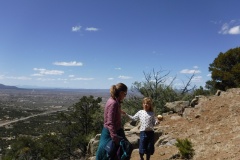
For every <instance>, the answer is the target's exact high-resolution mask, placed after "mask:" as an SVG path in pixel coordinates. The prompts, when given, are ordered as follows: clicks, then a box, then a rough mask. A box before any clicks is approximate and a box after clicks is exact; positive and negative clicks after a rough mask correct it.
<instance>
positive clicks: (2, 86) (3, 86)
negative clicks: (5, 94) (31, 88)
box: [0, 84, 19, 89]
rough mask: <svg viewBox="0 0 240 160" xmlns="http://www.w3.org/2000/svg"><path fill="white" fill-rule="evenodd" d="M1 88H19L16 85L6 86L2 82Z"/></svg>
mask: <svg viewBox="0 0 240 160" xmlns="http://www.w3.org/2000/svg"><path fill="white" fill-rule="evenodd" d="M0 89H19V88H18V87H16V86H6V85H4V84H0Z"/></svg>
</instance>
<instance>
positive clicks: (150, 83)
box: [124, 69, 195, 114]
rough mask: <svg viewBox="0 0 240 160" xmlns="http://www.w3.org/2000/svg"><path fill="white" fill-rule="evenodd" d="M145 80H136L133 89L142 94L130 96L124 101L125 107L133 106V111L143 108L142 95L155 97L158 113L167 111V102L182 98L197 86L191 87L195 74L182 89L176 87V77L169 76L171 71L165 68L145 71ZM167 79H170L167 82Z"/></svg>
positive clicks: (154, 101)
mask: <svg viewBox="0 0 240 160" xmlns="http://www.w3.org/2000/svg"><path fill="white" fill-rule="evenodd" d="M144 76H145V81H143V82H134V83H133V86H132V90H133V91H135V92H139V93H140V94H141V96H138V97H137V98H136V97H133V98H131V97H130V98H129V100H126V101H127V103H124V108H131V111H130V112H129V113H131V112H133V113H134V112H136V111H137V110H138V109H139V108H141V109H142V103H141V102H142V101H141V100H142V97H151V98H152V99H153V105H154V106H155V112H156V114H161V113H164V112H167V111H168V110H167V108H165V104H166V102H173V101H176V100H181V99H182V98H183V97H184V96H185V95H186V94H187V93H188V92H189V91H191V90H194V88H195V86H194V87H192V88H190V87H191V80H192V79H193V77H194V74H193V75H192V76H191V77H190V78H189V80H188V82H187V84H184V86H183V88H182V89H178V90H177V89H174V88H173V85H174V80H175V79H176V77H174V78H169V77H168V76H169V72H166V71H164V70H160V71H157V72H156V71H155V70H154V69H153V71H152V72H150V73H145V72H144ZM167 81H170V82H168V83H166V82H167Z"/></svg>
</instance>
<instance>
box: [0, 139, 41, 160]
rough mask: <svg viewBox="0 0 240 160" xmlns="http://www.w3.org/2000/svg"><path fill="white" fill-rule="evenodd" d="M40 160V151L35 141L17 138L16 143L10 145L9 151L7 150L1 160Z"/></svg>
mask: <svg viewBox="0 0 240 160" xmlns="http://www.w3.org/2000/svg"><path fill="white" fill-rule="evenodd" d="M10 159H17V160H31V159H34V160H40V159H41V149H40V147H39V145H38V143H36V141H35V140H34V139H33V138H31V137H19V138H18V139H17V141H16V142H14V143H13V144H12V145H11V149H9V150H7V153H6V155H4V156H3V160H10Z"/></svg>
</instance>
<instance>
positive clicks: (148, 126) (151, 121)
mask: <svg viewBox="0 0 240 160" xmlns="http://www.w3.org/2000/svg"><path fill="white" fill-rule="evenodd" d="M126 115H127V116H128V117H129V118H130V119H131V120H133V121H137V120H140V131H154V128H153V127H154V125H156V124H157V123H158V121H156V119H155V117H154V112H147V111H145V110H140V111H138V112H137V113H136V114H135V115H134V116H131V115H129V114H126Z"/></svg>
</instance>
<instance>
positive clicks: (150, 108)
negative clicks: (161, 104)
mask: <svg viewBox="0 0 240 160" xmlns="http://www.w3.org/2000/svg"><path fill="white" fill-rule="evenodd" d="M144 103H147V104H148V105H149V106H150V107H149V108H148V110H147V111H151V112H153V104H152V99H151V98H149V97H145V98H143V101H142V104H144ZM143 107H144V110H146V108H145V106H144V105H143Z"/></svg>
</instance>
